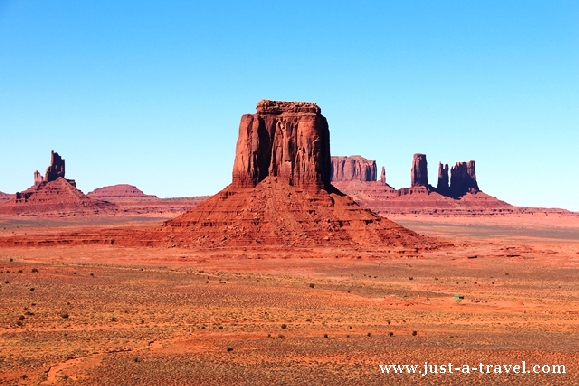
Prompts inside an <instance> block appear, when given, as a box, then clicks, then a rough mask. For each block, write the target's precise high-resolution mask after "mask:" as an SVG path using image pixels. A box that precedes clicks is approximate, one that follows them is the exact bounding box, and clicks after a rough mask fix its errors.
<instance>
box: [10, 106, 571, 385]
mask: <svg viewBox="0 0 579 386" xmlns="http://www.w3.org/2000/svg"><path fill="white" fill-rule="evenodd" d="M358 170H362V169H358ZM62 172H64V167H63V168H62ZM331 173H332V161H331V158H330V152H329V130H328V124H327V121H326V119H325V118H324V117H323V115H322V114H321V110H320V108H319V107H318V106H317V105H315V104H313V103H290V102H272V101H261V102H260V103H259V104H258V106H257V113H256V114H248V115H244V116H243V117H242V119H241V123H240V127H239V140H238V143H237V152H236V157H235V163H234V168H233V179H232V183H231V185H229V186H228V187H226V188H224V189H223V190H222V191H221V192H219V193H218V194H217V195H215V196H213V197H210V198H208V199H206V200H204V201H202V202H201V203H200V204H199V205H197V206H195V208H193V209H191V210H189V211H187V212H186V213H183V214H181V215H180V216H178V217H175V218H171V217H173V216H172V215H170V214H168V215H166V216H165V217H163V216H160V212H159V211H158V210H157V209H151V210H150V211H147V210H146V207H147V205H149V203H151V205H152V206H153V207H155V205H157V204H155V202H156V201H155V200H156V198H154V197H149V196H147V195H145V194H144V193H142V192H141V191H140V190H138V189H137V188H135V187H132V186H127V185H124V186H121V187H118V186H117V187H116V188H115V187H113V188H107V189H106V190H104V191H103V190H95V191H94V192H91V194H89V195H84V194H83V196H82V197H80V196H78V194H77V193H76V191H75V190H73V189H71V188H70V187H68V186H67V185H65V183H67V184H69V185H71V186H72V184H71V183H70V181H69V180H66V179H65V178H64V176H59V177H57V178H56V179H55V180H54V181H44V177H42V176H40V178H39V184H38V186H37V187H36V190H30V191H28V193H32V194H31V195H30V197H33V196H34V195H36V196H37V197H39V198H38V200H36V201H35V200H33V199H31V200H29V201H28V202H29V204H27V203H15V202H14V200H13V199H11V200H10V201H8V202H7V203H5V204H0V206H3V205H6V207H5V208H10V209H5V212H2V217H0V305H1V307H0V384H8V385H16V384H22V385H27V384H29V385H37V384H47V385H50V384H78V385H118V384H143V385H144V384H158V385H162V384H178V385H281V384H284V385H294V384H295V385H361V384H363V385H414V384H424V385H441V384H444V385H491V384H512V385H543V384H545V385H546V384H548V385H573V384H579V355H578V349H579V343H578V342H579V339H578V338H579V292H578V291H577V278H578V275H577V272H578V268H579V216H577V214H575V213H572V212H567V211H559V212H549V211H542V212H541V211H537V212H532V213H530V212H524V211H512V212H505V213H503V214H501V215H500V216H499V215H495V214H496V213H494V212H493V213H494V214H493V215H490V214H489V213H491V212H492V211H491V212H487V213H469V215H457V213H454V214H453V215H448V212H447V215H433V214H432V213H431V211H430V210H428V211H425V212H421V213H411V212H404V211H399V213H398V214H395V215H392V216H389V218H388V219H387V218H385V217H380V216H378V215H376V214H375V213H374V212H372V211H370V210H369V209H368V208H364V207H361V206H359V205H358V204H357V203H356V202H355V201H354V200H353V199H352V198H350V197H348V196H346V195H345V194H344V193H343V192H341V191H339V190H337V189H336V188H335V187H334V186H333V185H332V183H331ZM346 174H347V173H346ZM358 174H360V172H359V173H358ZM376 174H377V173H374V178H376ZM418 177H419V176H418ZM418 177H417V179H416V181H417V183H421V182H420V178H418ZM40 179H43V180H42V181H40ZM384 182H385V181H384ZM55 183H56V184H60V185H57V186H58V189H57V190H58V193H57V194H56V197H58V196H61V195H66V197H79V199H78V200H77V201H74V202H76V204H75V203H74V202H73V200H72V199H71V200H69V201H70V202H68V203H67V205H68V206H67V207H63V208H64V209H59V210H61V211H62V212H63V213H62V215H60V216H58V215H55V214H54V211H53V210H50V211H48V213H49V215H46V211H44V212H43V210H44V209H43V208H40V209H38V210H39V211H40V212H42V213H44V214H41V215H36V216H34V215H27V216H23V215H21V214H19V213H32V214H34V210H36V209H37V208H39V205H41V204H40V203H41V202H42V200H41V198H42V197H45V195H47V194H49V193H47V192H46V189H47V186H51V184H52V185H55ZM43 184H44V185H43ZM419 188H426V187H424V186H418V187H414V188H412V187H411V188H410V189H419ZM31 189H32V188H31ZM42 189H44V190H45V191H42ZM50 189H51V191H53V192H54V188H50ZM75 189H76V188H75ZM481 193H482V192H477V193H468V194H481ZM85 197H88V198H89V199H90V200H94V201H87V202H89V204H90V205H84V204H82V202H83V201H82V200H86V198H85ZM131 197H132V198H131ZM445 198H448V197H445ZM132 199H137V200H140V201H138V202H139V204H134V205H135V206H138V207H139V208H143V213H140V215H138V216H137V215H135V216H130V215H119V212H118V207H122V205H123V204H122V203H121V204H119V202H122V201H125V202H126V201H127V200H128V201H130V200H132ZM449 199H454V198H449ZM50 200H55V198H54V196H51V197H50ZM454 200H457V201H460V199H454ZM54 202H58V200H56V201H54ZM94 202H104V203H108V204H107V205H109V206H108V207H110V208H112V207H113V206H114V207H115V208H116V209H115V210H113V211H112V213H109V212H108V211H107V210H104V209H103V211H102V212H103V213H100V209H99V213H95V211H94V210H93V209H94V208H95V206H94V205H93V204H94ZM131 202H136V201H131ZM18 205H21V206H19V208H22V209H20V212H18V213H13V212H10V211H11V210H14V209H13V208H14V207H16V206H18ZM75 205H76V206H77V208H78V209H79V210H80V208H82V207H83V205H84V207H85V208H86V207H90V208H91V212H90V213H89V211H85V212H83V215H79V216H73V215H71V213H74V210H75V209H74V206H75ZM124 205H125V208H127V207H130V206H131V205H133V204H131V205H129V204H124ZM507 205H508V204H507ZM509 207H510V206H509ZM103 208H104V207H103ZM157 208H158V206H157ZM127 210H128V209H127ZM22 211H24V212H22ZM133 213H134V212H133ZM425 362H427V364H430V365H436V367H432V366H431V367H430V368H429V367H427V369H429V370H428V374H426V375H423V374H424V369H425ZM523 362H524V363H525V368H526V370H527V371H531V370H532V369H533V366H536V365H540V366H539V367H535V369H539V372H540V373H539V374H535V373H532V372H531V373H524V374H522V373H520V371H519V373H515V372H514V371H513V369H514V368H515V367H514V366H521V365H522V363H523ZM449 363H452V369H453V370H452V373H451V372H450V371H449V370H447V369H449V368H451V367H449V366H448V364H449ZM403 364H407V365H416V366H417V370H416V371H417V372H416V373H415V374H407V373H404V374H393V373H388V372H387V371H383V369H384V368H385V366H388V365H403ZM381 365H382V368H381V367H380V366H381ZM443 365H444V367H442V366H443ZM466 365H468V366H467V367H468V368H470V369H471V370H470V371H469V373H465V370H464V368H465V367H464V366H466ZM487 365H490V366H491V367H486V366H487ZM554 365H555V366H557V367H553V366H554ZM561 365H563V366H564V373H561V369H562V367H560V366H561ZM479 366H483V367H479ZM496 366H498V370H497V367H496ZM545 366H546V367H545ZM431 368H434V369H435V370H436V369H437V370H438V373H433V372H432V370H430V369H431ZM443 368H444V369H445V371H444V373H442V369H443ZM455 368H460V369H463V370H462V371H457V370H454V369H455ZM473 368H476V370H472V369H473ZM481 368H482V369H483V371H482V372H481V371H480V369H481ZM487 369H488V370H489V371H488V373H487ZM507 369H508V370H509V371H508V372H507ZM542 369H545V371H543V370H542ZM546 370H549V373H545V372H546ZM418 371H422V372H423V373H422V374H420V373H418ZM499 371H500V372H499Z"/></svg>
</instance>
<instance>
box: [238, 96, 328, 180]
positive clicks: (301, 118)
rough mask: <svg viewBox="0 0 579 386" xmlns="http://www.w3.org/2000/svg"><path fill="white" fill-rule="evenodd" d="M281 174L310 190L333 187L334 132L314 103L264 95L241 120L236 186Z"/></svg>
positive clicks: (280, 177)
mask: <svg viewBox="0 0 579 386" xmlns="http://www.w3.org/2000/svg"><path fill="white" fill-rule="evenodd" d="M268 176H271V177H278V178H279V179H280V180H281V181H285V182H287V183H288V184H289V185H292V186H295V187H299V188H306V189H329V188H330V180H331V161H330V131H329V129H328V122H327V121H326V118H325V117H324V116H323V115H322V110H321V109H320V108H319V107H318V105H316V104H315V103H306V102H276V101H269V100H262V101H260V102H259V103H258V104H257V112H256V113H255V114H246V115H243V116H242V117H241V122H240V123H239V137H238V140H237V148H236V153H235V162H234V164H233V180H232V187H239V188H250V187H255V186H256V185H257V184H258V183H259V182H260V181H263V180H264V179H265V178H266V177H268Z"/></svg>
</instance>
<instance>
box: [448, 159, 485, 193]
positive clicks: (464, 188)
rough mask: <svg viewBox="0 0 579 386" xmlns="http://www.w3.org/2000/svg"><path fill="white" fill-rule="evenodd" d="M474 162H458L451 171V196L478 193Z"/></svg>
mask: <svg viewBox="0 0 579 386" xmlns="http://www.w3.org/2000/svg"><path fill="white" fill-rule="evenodd" d="M478 191H479V188H478V184H477V182H476V171H475V162H474V160H471V161H468V162H457V163H456V165H454V166H453V167H452V168H451V169H450V194H451V195H452V196H455V197H459V196H462V195H464V194H465V193H466V192H471V193H475V192H478Z"/></svg>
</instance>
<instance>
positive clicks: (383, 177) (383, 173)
mask: <svg viewBox="0 0 579 386" xmlns="http://www.w3.org/2000/svg"><path fill="white" fill-rule="evenodd" d="M380 182H381V183H382V184H384V185H386V169H385V168H384V166H382V170H381V171H380Z"/></svg>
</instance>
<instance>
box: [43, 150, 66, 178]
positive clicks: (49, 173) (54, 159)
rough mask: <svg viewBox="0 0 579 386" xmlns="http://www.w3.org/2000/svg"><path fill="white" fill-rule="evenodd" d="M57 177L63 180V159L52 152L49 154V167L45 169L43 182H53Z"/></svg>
mask: <svg viewBox="0 0 579 386" xmlns="http://www.w3.org/2000/svg"><path fill="white" fill-rule="evenodd" d="M58 177H62V178H64V158H62V157H60V156H59V155H58V153H57V152H55V151H54V150H52V151H51V152H50V165H49V166H48V168H46V173H45V175H44V180H45V182H50V181H55V180H56V179H57V178H58Z"/></svg>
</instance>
